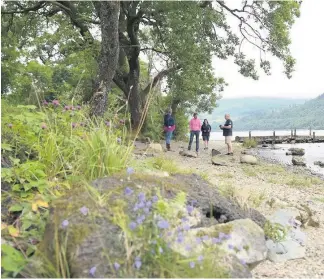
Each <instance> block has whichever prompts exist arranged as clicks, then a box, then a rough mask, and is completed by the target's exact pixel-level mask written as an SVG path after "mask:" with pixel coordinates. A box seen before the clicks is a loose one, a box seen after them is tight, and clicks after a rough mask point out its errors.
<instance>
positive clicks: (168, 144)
mask: <svg viewBox="0 0 324 279" xmlns="http://www.w3.org/2000/svg"><path fill="white" fill-rule="evenodd" d="M166 148H167V150H168V151H170V150H171V146H170V143H167V145H166Z"/></svg>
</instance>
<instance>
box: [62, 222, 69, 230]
mask: <svg viewBox="0 0 324 279" xmlns="http://www.w3.org/2000/svg"><path fill="white" fill-rule="evenodd" d="M68 225H69V221H68V220H64V221H63V222H62V228H63V229H65V228H66V227H67V226H68Z"/></svg>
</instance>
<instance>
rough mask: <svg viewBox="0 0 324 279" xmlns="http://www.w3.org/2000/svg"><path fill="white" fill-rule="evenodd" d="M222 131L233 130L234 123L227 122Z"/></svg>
mask: <svg viewBox="0 0 324 279" xmlns="http://www.w3.org/2000/svg"><path fill="white" fill-rule="evenodd" d="M221 129H232V121H226V122H225V125H222V126H221Z"/></svg>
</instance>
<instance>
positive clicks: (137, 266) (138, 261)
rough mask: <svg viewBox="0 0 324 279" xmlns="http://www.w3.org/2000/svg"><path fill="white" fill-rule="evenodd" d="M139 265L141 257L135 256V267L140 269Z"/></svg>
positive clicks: (140, 264)
mask: <svg viewBox="0 0 324 279" xmlns="http://www.w3.org/2000/svg"><path fill="white" fill-rule="evenodd" d="M141 266H142V262H141V259H140V258H139V257H136V259H135V267H136V268H137V269H140V268H141Z"/></svg>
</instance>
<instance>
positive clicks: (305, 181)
mask: <svg viewBox="0 0 324 279" xmlns="http://www.w3.org/2000/svg"><path fill="white" fill-rule="evenodd" d="M282 182H283V183H284V184H286V185H288V186H290V187H293V188H305V187H311V186H313V185H319V184H324V183H323V181H322V180H321V179H319V178H317V177H307V176H303V175H299V174H292V175H288V176H285V177H284V179H283V181H282Z"/></svg>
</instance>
